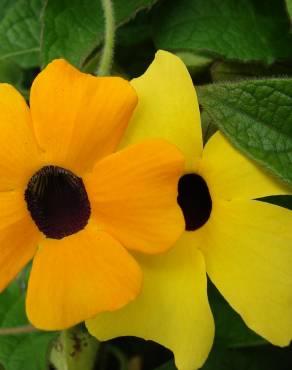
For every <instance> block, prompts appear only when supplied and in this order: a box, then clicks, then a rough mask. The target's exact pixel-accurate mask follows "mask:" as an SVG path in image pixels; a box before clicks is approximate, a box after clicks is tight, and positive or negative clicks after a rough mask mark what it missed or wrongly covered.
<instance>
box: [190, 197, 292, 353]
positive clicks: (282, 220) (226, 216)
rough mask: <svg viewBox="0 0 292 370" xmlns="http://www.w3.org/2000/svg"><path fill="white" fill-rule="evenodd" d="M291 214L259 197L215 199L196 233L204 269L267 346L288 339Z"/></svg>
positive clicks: (291, 282)
mask: <svg viewBox="0 0 292 370" xmlns="http://www.w3.org/2000/svg"><path fill="white" fill-rule="evenodd" d="M291 230H292V212H291V211H289V210H287V209H284V208H281V207H278V206H275V205H271V204H267V203H263V202H259V201H252V200H250V201H244V200H237V201H231V202H225V201H221V202H216V204H215V205H214V207H213V211H212V214H211V219H210V220H209V222H208V223H207V224H206V226H205V227H203V228H202V229H199V230H198V232H197V236H198V239H199V238H200V240H201V245H202V247H203V253H204V255H205V259H206V265H207V272H208V274H209V276H210V278H211V280H212V281H213V283H214V284H215V285H216V286H217V288H218V289H219V290H220V292H221V293H222V294H223V296H224V297H225V298H226V300H227V301H228V302H229V303H230V305H231V306H232V307H233V308H234V309H235V310H236V311H237V312H238V313H239V314H240V315H241V316H242V318H243V319H244V320H245V322H246V324H247V325H248V326H249V327H250V328H251V329H253V330H254V331H256V332H257V333H258V334H260V335H261V336H263V337H264V338H266V339H267V340H269V341H270V342H272V343H273V344H276V345H280V346H284V345H288V344H289V342H290V340H291V338H292V315H291V307H292V269H291V266H292V233H291Z"/></svg>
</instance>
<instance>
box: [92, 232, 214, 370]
mask: <svg viewBox="0 0 292 370" xmlns="http://www.w3.org/2000/svg"><path fill="white" fill-rule="evenodd" d="M193 244H194V240H193V235H192V234H190V233H189V234H186V233H185V234H184V236H183V237H182V238H181V239H180V240H179V241H178V242H177V243H176V246H175V247H174V248H172V249H171V250H170V251H168V252H167V253H164V254H163V255H160V256H143V257H139V262H140V264H141V265H142V266H143V273H144V284H143V289H142V292H141V294H140V295H139V297H138V298H137V299H136V300H135V301H133V302H132V303H130V304H129V305H127V306H125V307H124V308H122V309H121V310H118V311H115V312H112V313H106V312H105V313H102V314H100V315H98V316H97V317H96V318H94V319H92V320H88V321H87V323H86V324H87V327H88V329H89V331H90V332H91V333H92V334H93V335H94V336H96V337H97V338H98V339H100V340H107V339H110V338H114V337H116V336H124V335H134V336H138V337H141V338H144V339H150V340H154V341H156V342H158V343H160V344H162V345H164V346H166V347H167V348H169V349H171V350H172V351H173V352H174V355H175V361H176V364H177V366H178V368H179V369H180V370H193V369H197V368H199V367H200V366H202V364H203V363H204V361H205V360H206V358H207V356H208V353H209V350H210V348H211V345H212V342H213V336H214V324H213V318H212V314H211V311H210V308H209V304H208V298H207V281H206V273H205V263H204V258H203V256H202V254H201V252H200V251H199V250H197V249H196V248H195V247H194V245H193Z"/></svg>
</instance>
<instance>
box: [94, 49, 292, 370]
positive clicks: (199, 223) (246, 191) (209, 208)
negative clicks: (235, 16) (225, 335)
mask: <svg viewBox="0 0 292 370" xmlns="http://www.w3.org/2000/svg"><path fill="white" fill-rule="evenodd" d="M132 85H133V86H134V88H135V89H136V91H137V94H138V97H139V103H138V107H137V110H136V111H135V114H134V116H133V118H132V121H131V123H130V125H129V127H128V130H127V132H126V136H125V140H124V144H132V143H134V142H139V141H140V140H141V139H142V138H145V137H147V138H153V137H163V138H166V139H168V140H170V141H171V142H173V143H175V144H176V145H177V146H178V147H179V148H180V149H181V151H182V152H183V153H184V155H185V159H186V168H185V171H184V173H182V176H181V178H180V180H179V184H178V188H179V196H178V203H179V204H180V206H181V207H182V209H183V212H184V215H185V219H186V229H187V231H186V232H185V233H184V234H183V235H182V237H181V238H180V239H179V241H178V242H177V243H176V245H175V247H174V248H172V249H171V250H170V251H168V252H167V253H165V254H163V255H161V256H155V257H150V256H147V257H145V256H141V257H139V262H140V265H141V266H142V268H143V272H144V277H145V281H144V287H143V290H142V293H141V295H140V296H139V297H138V298H137V299H136V300H135V301H134V302H131V303H130V304H129V305H127V306H126V307H124V308H123V309H121V310H118V311H116V312H114V313H102V314H100V315H98V316H97V317H96V318H94V319H93V320H88V321H87V327H88V329H89V331H90V332H91V333H92V334H93V335H95V336H96V337H97V338H98V339H100V340H106V339H109V338H112V337H116V336H122V335H134V336H138V337H142V338H145V339H151V340H154V341H156V342H159V343H161V344H162V345H164V346H166V347H168V348H169V349H171V350H172V351H173V352H174V355H175V361H176V364H177V367H178V368H179V369H180V370H193V369H197V368H199V367H200V366H202V364H203V363H204V361H205V360H206V358H207V356H208V353H209V351H210V348H211V345H212V341H213V337H214V324H213V318H212V314H211V311H210V308H209V304H208V298H207V281H206V272H207V274H208V276H209V277H210V279H211V280H212V282H213V283H214V284H215V285H216V286H217V288H218V289H219V290H220V292H221V293H222V294H223V295H224V297H225V298H226V300H227V301H228V302H229V303H230V305H231V306H232V307H233V308H234V309H235V310H236V311H237V312H238V313H239V314H240V315H241V316H242V318H243V319H244V321H245V322H246V324H247V325H248V326H249V327H250V328H251V329H253V330H254V331H256V332H257V333H259V334H260V335H262V336H263V337H264V338H266V339H267V340H269V341H270V342H272V343H274V344H276V345H280V346H284V345H287V344H288V343H289V341H290V339H291V338H292V313H291V307H292V268H291V266H292V232H291V230H292V213H291V211H289V210H286V209H284V208H281V207H278V206H275V205H271V204H267V203H263V202H260V201H256V200H253V199H256V198H259V197H264V196H268V195H273V194H283V193H286V192H287V189H285V188H284V187H283V186H281V185H280V184H278V183H277V181H276V180H275V179H273V178H272V177H271V176H269V175H267V174H265V173H264V172H263V171H261V170H260V169H258V167H257V166H256V165H255V164H254V163H253V162H251V161H250V160H248V159H247V158H245V157H244V156H243V155H242V154H240V153H239V152H238V151H237V150H236V149H234V148H233V147H232V146H231V145H230V144H229V143H228V142H227V140H226V139H225V138H224V137H223V136H222V134H221V133H216V134H215V135H214V136H213V137H212V138H211V139H210V140H209V142H208V143H207V145H206V146H205V148H204V149H203V144H202V133H201V127H200V116H199V107H198V102H197V98H196V94H195V90H194V87H193V84H192V80H191V78H190V76H189V74H188V72H187V69H186V68H185V66H184V65H183V63H182V62H181V61H180V60H179V59H178V58H177V57H175V56H174V55H172V54H170V53H167V52H163V51H160V52H158V53H157V55H156V58H155V60H154V62H153V63H152V65H151V66H150V67H149V69H148V70H147V71H146V73H145V74H144V75H143V76H142V77H140V78H138V79H134V80H133V81H132Z"/></svg>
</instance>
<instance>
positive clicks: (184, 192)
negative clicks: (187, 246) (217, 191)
mask: <svg viewBox="0 0 292 370" xmlns="http://www.w3.org/2000/svg"><path fill="white" fill-rule="evenodd" d="M177 203H178V204H179V206H180V208H181V209H182V211H183V215H184V218H185V223H186V230H187V231H194V230H197V229H199V228H200V227H201V226H203V225H204V224H205V223H206V222H207V221H208V219H209V217H210V214H211V211H212V199H211V196H210V193H209V189H208V186H207V184H206V182H205V180H204V179H203V178H202V177H201V176H200V175H197V174H195V173H190V174H186V175H184V176H182V177H181V178H180V179H179V182H178V197H177Z"/></svg>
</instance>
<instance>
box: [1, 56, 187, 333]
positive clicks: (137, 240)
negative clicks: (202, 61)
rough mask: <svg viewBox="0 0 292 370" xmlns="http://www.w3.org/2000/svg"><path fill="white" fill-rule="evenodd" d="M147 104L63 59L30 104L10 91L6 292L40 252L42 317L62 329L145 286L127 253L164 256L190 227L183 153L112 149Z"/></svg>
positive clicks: (4, 200)
mask: <svg viewBox="0 0 292 370" xmlns="http://www.w3.org/2000/svg"><path fill="white" fill-rule="evenodd" d="M136 103H137V96H136V93H135V91H134V89H133V88H132V87H131V85H130V84H129V83H128V82H127V81H125V80H123V79H121V78H117V77H102V78H98V77H93V76H90V75H87V74H84V73H81V72H79V71H77V70H76V69H75V68H73V67H72V66H70V65H69V64H68V63H67V62H65V61H64V60H56V61H54V62H52V63H51V64H50V65H48V67H47V68H46V69H45V70H44V71H43V72H41V73H40V74H39V75H38V76H37V78H36V79H35V81H34V83H33V86H32V89H31V97H30V109H29V107H28V106H27V104H26V102H25V100H24V99H23V98H22V97H21V95H20V94H19V93H18V92H17V91H16V90H15V89H14V88H13V87H12V86H10V85H7V84H1V85H0V125H1V134H0V147H1V149H0V174H1V178H0V204H1V210H0V248H1V254H0V271H1V272H0V289H1V290H2V289H4V288H5V287H6V286H7V284H8V283H9V282H10V281H11V280H12V279H13V278H14V277H15V276H16V274H17V273H18V272H19V271H20V270H21V269H22V268H23V266H24V265H25V264H26V263H27V262H28V261H29V260H30V259H31V258H32V257H33V256H34V260H33V266H32V270H31V274H30V278H29V284H28V292H27V301H26V307H27V314H28V317H29V319H30V321H31V322H32V323H33V324H34V325H35V326H36V327H39V328H43V329H62V328H66V327H69V326H71V325H74V324H76V323H78V322H80V321H83V320H84V319H87V318H90V317H92V316H94V315H95V314H97V313H98V312H100V311H104V310H115V309H117V308H119V307H121V306H123V305H125V304H126V303H127V302H129V301H130V300H132V299H133V298H134V297H135V296H136V295H137V294H138V292H139V291H140V287H141V279H142V274H141V270H140V268H139V266H138V264H137V262H136V260H135V259H134V258H133V257H132V256H131V254H130V253H129V252H128V251H127V249H131V250H136V251H139V252H143V253H158V252H161V251H164V250H166V249H167V248H169V247H170V246H171V245H172V244H173V243H174V242H175V241H176V239H177V238H178V237H179V236H180V234H181V232H182V230H183V227H184V226H183V217H182V214H181V212H180V211H179V210H178V208H177V207H176V204H175V203H176V202H175V200H176V196H177V181H178V178H179V175H180V173H181V171H182V168H183V166H184V160H183V158H182V155H181V154H180V152H179V151H178V150H177V149H176V148H175V147H174V146H173V145H171V144H168V143H167V142H165V141H163V140H148V141H147V142H143V143H141V144H137V145H134V146H130V147H128V148H127V149H124V150H121V151H118V152H116V153H114V154H112V153H113V152H114V151H115V149H116V147H117V145H118V144H119V142H120V140H121V137H122V135H123V132H124V130H125V128H126V126H127V124H128V121H129V119H130V117H131V115H132V112H133V110H134V108H135V106H136Z"/></svg>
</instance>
